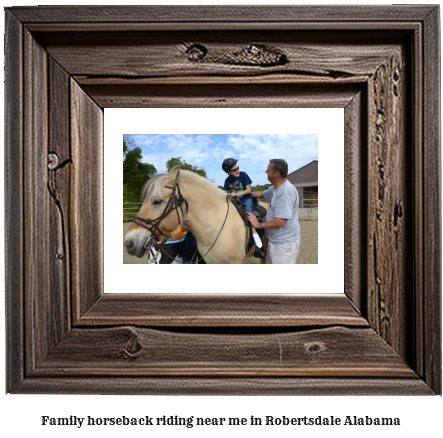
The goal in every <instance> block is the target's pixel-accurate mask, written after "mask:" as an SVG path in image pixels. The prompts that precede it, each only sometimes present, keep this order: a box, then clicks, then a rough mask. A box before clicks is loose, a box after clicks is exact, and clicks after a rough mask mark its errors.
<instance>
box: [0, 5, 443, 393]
mask: <svg viewBox="0 0 443 438" xmlns="http://www.w3.org/2000/svg"><path fill="white" fill-rule="evenodd" d="M5 41H6V53H5V61H6V67H5V115H6V120H5V131H6V134H5V166H6V171H5V194H6V199H5V206H6V215H5V230H6V303H7V308H6V316H7V321H6V323H7V392H10V393H101V394H106V393H117V394H136V393H137V394H275V395H278V394H291V395H292V394H309V395H320V394H378V395H385V394H386V395H387V394H422V395H425V394H428V395H432V394H441V284H440V270H441V253H440V248H441V230H440V227H441V218H440V205H441V197H440V196H441V193H440V108H439V99H440V97H439V96H440V53H439V41H440V39H439V8H438V6H372V7H369V6H352V7H345V6H333V7H329V6H324V7H322V6H318V7H312V6H290V7H284V6H280V7H274V6H273V7H268V6H262V7H244V6H238V7H217V6H197V7H188V6H187V7H180V6H171V7H162V6H152V7H115V8H114V7H87V8H86V7H24V8H16V7H12V8H6V34H5ZM105 108H207V109H210V108H225V109H230V108H231V109H233V108H251V109H252V108H342V109H343V111H344V150H343V155H344V160H343V161H344V163H343V167H344V177H343V180H344V191H343V193H341V194H340V196H341V198H342V199H343V200H344V202H343V204H344V233H343V234H344V239H343V242H342V243H341V245H342V248H343V249H344V272H337V276H341V277H343V276H344V286H343V285H342V286H337V287H336V285H337V284H336V281H335V279H334V276H331V278H328V282H327V286H325V290H324V292H325V293H324V294H322V293H321V294H303V295H299V294H291V293H289V294H288V293H285V294H282V293H279V291H278V290H276V291H272V293H266V294H249V293H241V294H229V293H227V294H211V293H210V290H208V293H203V294H184V293H180V291H181V289H180V282H177V281H173V280H174V279H168V281H165V284H164V287H165V288H166V289H167V290H168V291H170V293H163V294H156V293H142V294H131V293H129V294H128V293H125V294H123V293H105V292H106V291H105V290H104V245H105V242H104V231H103V229H104V223H105V220H106V218H104V214H103V205H104V183H103V178H104V147H105V146H104V144H105V143H104V131H103V127H104V118H105V117H104V114H105V112H104V109H105ZM318 122H319V123H321V120H319V121H318ZM120 233H121V231H120ZM120 251H121V249H120ZM325 263H327V260H326V262H325ZM321 265H322V264H321V263H319V265H318V266H319V269H320V270H321ZM268 268H272V267H271V266H269V267H268ZM222 280H223V277H222V278H221V279H220V281H222ZM216 281H217V278H215V277H214V282H216ZM292 281H296V280H295V279H292V278H291V277H289V278H288V277H283V276H282V278H281V282H284V283H285V285H286V284H289V285H290V284H291V282H292ZM341 284H343V282H342V283H341ZM331 292H332V293H331Z"/></svg>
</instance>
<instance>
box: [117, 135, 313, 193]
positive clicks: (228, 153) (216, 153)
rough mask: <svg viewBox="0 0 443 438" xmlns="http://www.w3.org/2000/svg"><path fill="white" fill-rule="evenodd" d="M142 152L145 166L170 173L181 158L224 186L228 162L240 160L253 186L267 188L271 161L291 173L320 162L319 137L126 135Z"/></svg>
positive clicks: (242, 168)
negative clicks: (281, 163)
mask: <svg viewBox="0 0 443 438" xmlns="http://www.w3.org/2000/svg"><path fill="white" fill-rule="evenodd" d="M125 137H126V138H129V139H131V140H133V141H134V143H135V144H136V145H137V146H138V147H139V148H140V149H141V150H142V155H143V162H145V163H149V164H153V165H154V166H155V168H156V169H157V172H158V173H165V172H166V161H167V160H168V159H170V158H178V157H181V158H182V159H183V160H185V161H186V162H187V163H189V164H192V165H195V166H198V167H203V168H204V169H205V171H206V176H207V178H208V179H210V180H212V181H214V182H215V184H216V185H218V186H223V184H224V181H225V179H226V177H227V174H226V173H225V172H223V170H222V168H221V166H222V163H223V160H224V159H226V158H235V159H237V160H238V163H237V164H238V165H239V167H240V171H243V172H246V173H247V174H248V175H249V177H250V178H251V180H252V186H254V185H257V184H267V183H268V179H267V177H266V174H265V171H266V168H267V167H268V164H269V160H271V159H273V158H283V159H284V160H285V161H286V162H287V163H288V167H289V173H291V172H294V171H295V170H297V169H300V167H303V166H305V165H306V164H308V163H310V162H311V161H313V160H318V135H317V134H125Z"/></svg>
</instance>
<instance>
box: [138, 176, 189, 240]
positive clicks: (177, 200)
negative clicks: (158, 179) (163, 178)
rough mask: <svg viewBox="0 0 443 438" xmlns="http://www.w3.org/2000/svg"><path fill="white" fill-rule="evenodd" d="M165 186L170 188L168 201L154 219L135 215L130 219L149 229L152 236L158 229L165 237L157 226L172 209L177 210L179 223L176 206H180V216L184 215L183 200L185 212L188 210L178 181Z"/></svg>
mask: <svg viewBox="0 0 443 438" xmlns="http://www.w3.org/2000/svg"><path fill="white" fill-rule="evenodd" d="M165 187H166V188H167V189H171V190H172V194H171V196H170V197H169V200H168V203H167V204H166V208H165V210H164V211H163V214H162V215H161V216H159V217H158V218H156V219H143V218H141V217H138V216H136V217H135V218H134V219H133V220H132V222H134V223H135V224H137V225H139V226H141V227H143V228H146V229H147V230H148V231H150V233H151V235H152V236H154V235H155V233H156V232H157V231H158V232H159V233H160V234H163V236H164V237H167V236H166V234H164V233H163V232H162V231H161V230H160V229H159V226H160V222H161V221H162V220H163V219H164V218H165V217H166V216H167V215H168V214H169V213H171V211H173V210H175V211H176V212H177V218H178V223H179V224H181V222H180V215H179V214H178V207H180V210H181V212H182V216H183V217H184V216H185V214H184V213H183V208H182V204H183V202H184V203H185V204H186V213H187V212H188V207H189V205H188V202H187V201H186V199H185V198H184V197H183V195H182V194H181V191H180V186H179V185H178V183H177V184H176V185H175V186H174V187H169V186H165ZM175 189H177V191H178V197H177V193H176V192H175ZM151 224H152V225H151ZM149 225H151V226H149Z"/></svg>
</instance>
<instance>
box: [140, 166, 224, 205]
mask: <svg viewBox="0 0 443 438" xmlns="http://www.w3.org/2000/svg"><path fill="white" fill-rule="evenodd" d="M174 170H175V168H173V169H170V170H169V173H168V174H166V173H162V174H160V175H154V176H153V177H151V178H150V179H149V180H148V181H147V182H146V183H145V185H144V187H143V191H142V199H143V200H146V199H151V198H155V197H158V198H160V197H161V193H162V190H163V188H164V186H165V181H166V178H167V177H168V175H169V174H171V173H172V172H173V171H174ZM178 182H188V183H190V184H193V185H195V186H199V187H202V188H205V189H207V190H209V191H210V192H212V193H214V194H215V195H217V196H219V197H220V198H224V197H226V193H225V192H224V191H223V190H221V189H219V188H218V187H217V186H216V185H215V184H214V183H212V182H211V181H209V180H208V179H206V178H204V177H202V176H200V175H198V174H196V173H195V172H191V171H189V170H182V169H180V175H179V177H178Z"/></svg>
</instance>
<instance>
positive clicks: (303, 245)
mask: <svg viewBox="0 0 443 438" xmlns="http://www.w3.org/2000/svg"><path fill="white" fill-rule="evenodd" d="M129 225H130V223H129V222H128V223H124V224H123V239H124V238H125V235H126V233H127V231H128V228H129ZM300 233H301V242H300V253H299V255H298V258H297V264H315V263H318V221H301V222H300ZM122 246H123V245H122ZM148 259H149V254H146V255H145V256H144V257H142V258H140V259H139V258H138V257H133V256H130V255H129V254H128V253H127V252H126V250H125V248H124V247H123V263H125V264H145V263H147V262H148ZM243 263H247V264H250V263H260V260H259V259H257V258H246V259H244V261H243Z"/></svg>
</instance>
